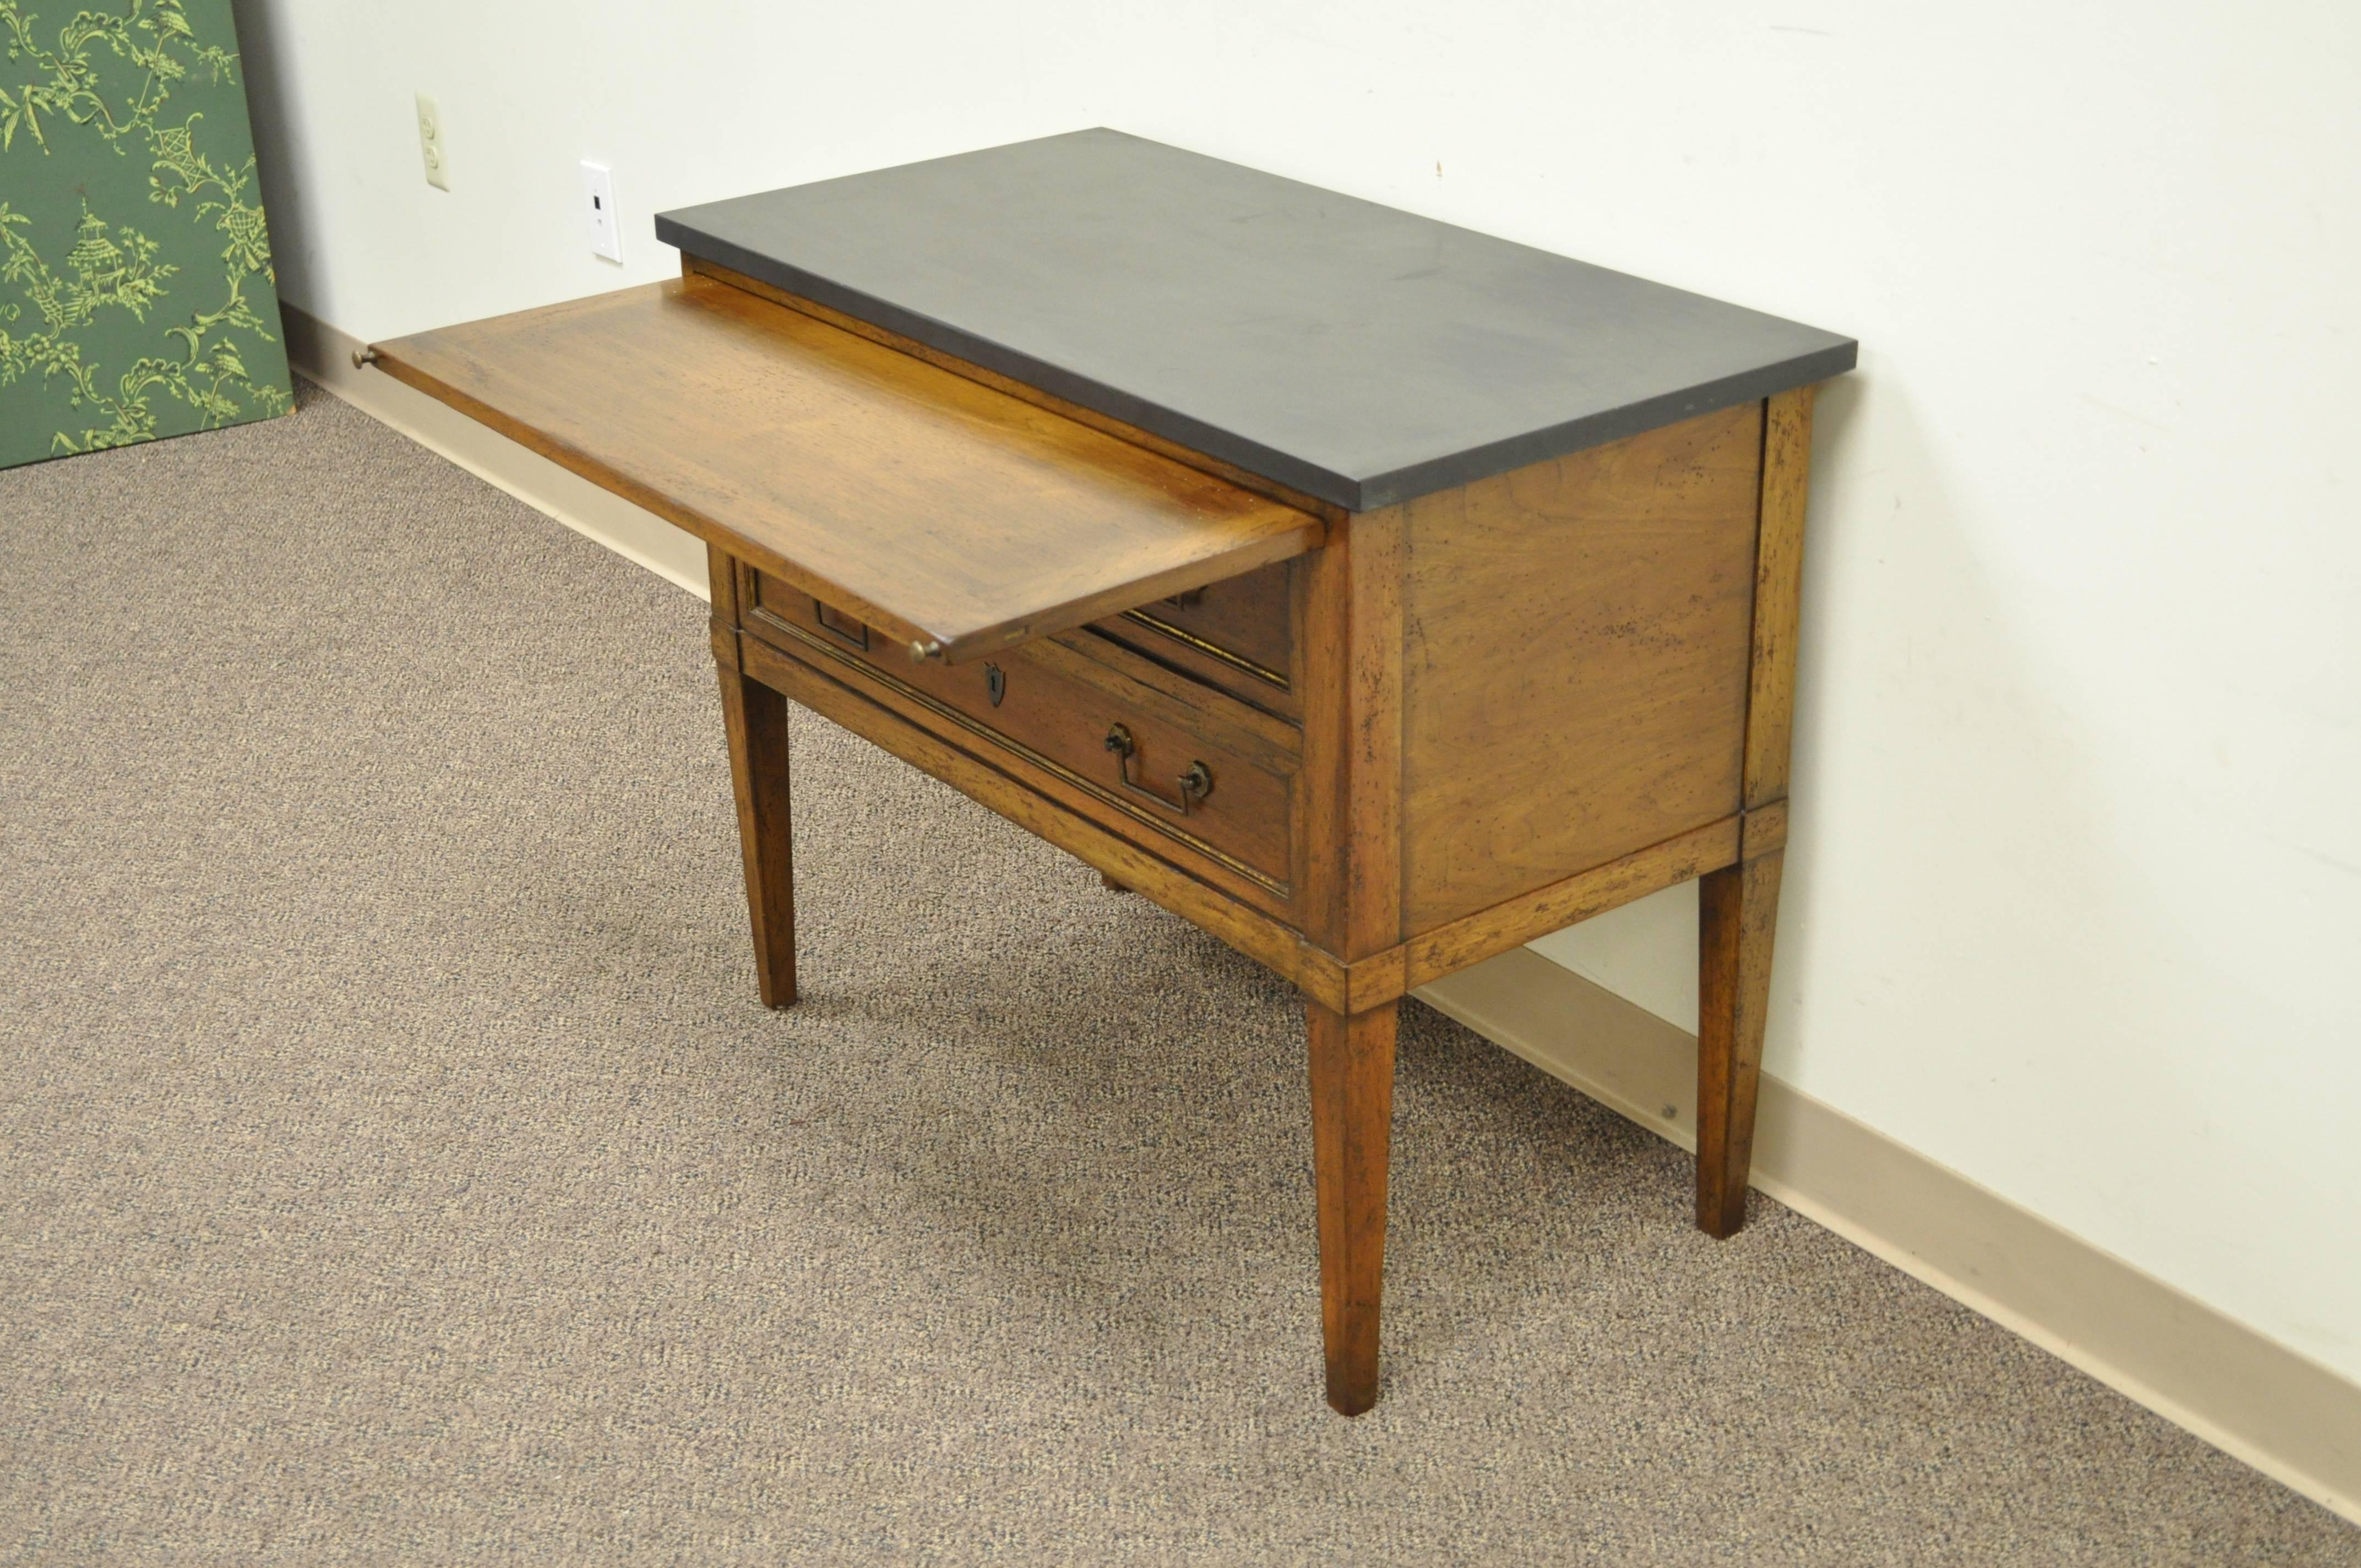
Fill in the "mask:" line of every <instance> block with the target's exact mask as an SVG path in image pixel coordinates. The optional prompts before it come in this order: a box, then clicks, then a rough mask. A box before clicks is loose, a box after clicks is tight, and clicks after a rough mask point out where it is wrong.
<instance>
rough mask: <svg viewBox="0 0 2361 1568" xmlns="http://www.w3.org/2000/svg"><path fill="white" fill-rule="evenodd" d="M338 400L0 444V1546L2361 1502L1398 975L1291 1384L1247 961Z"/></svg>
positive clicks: (936, 1553) (1767, 1526) (1994, 1559)
mask: <svg viewBox="0 0 2361 1568" xmlns="http://www.w3.org/2000/svg"><path fill="white" fill-rule="evenodd" d="M703 616H704V609H703V607H702V606H701V605H700V604H698V603H697V602H696V601H694V600H693V599H691V598H689V597H688V596H686V595H685V594H683V593H681V592H680V591H679V590H677V589H675V588H674V587H670V586H668V585H666V584H664V583H663V582H660V581H658V580H657V579H656V578H654V577H653V576H648V575H647V574H645V573H643V572H642V571H641V570H639V569H638V568H636V567H634V566H631V565H628V564H626V563H624V562H622V561H620V560H619V559H617V558H615V557H613V556H611V555H609V554H605V553H603V552H601V551H600V550H599V549H598V547H597V546H595V545H593V544H591V543H588V542H587V541H585V540H582V539H580V538H577V537H576V536H575V535H573V534H570V533H568V532H565V531H564V530H562V529H561V528H559V527H558V526H557V525H556V524H555V523H553V522H550V521H546V520H545V519H544V518H542V517H540V516H539V515H538V514H536V513H534V512H533V511H531V510H527V509H526V508H524V507H523V506H522V505H520V504H519V503H517V502H515V501H513V500H511V499H509V498H507V497H505V496H503V495H501V494H500V493H498V492H497V491H494V490H492V489H491V488H489V487H487V486H485V485H482V484H480V483H478V481H476V480H475V479H473V478H470V477H467V475H465V474H463V473H461V472H460V471H459V470H457V469H456V468H453V467H451V466H448V465H446V464H445V463H444V462H442V461H441V460H440V459H438V458H436V457H434V456H433V455H429V454H427V453H426V452H424V451H423V450H421V449H419V448H417V447H415V446H412V445H411V444H409V443H407V442H406V441H404V440H403V439H402V438H401V437H400V436H397V435H395V434H393V433H390V432H389V431H387V430H385V429H383V428H382V427H379V426H378V425H376V424H374V423H372V422H369V421H368V419H366V418H364V417H362V416H361V415H359V414H358V413H357V412H355V411H352V410H350V409H348V408H346V406H344V405H343V404H341V403H338V402H336V401H335V400H331V399H327V398H324V397H322V396H319V395H317V394H307V395H306V396H305V397H304V399H303V400H302V407H301V411H299V412H298V413H297V414H296V415H295V416H294V417H292V418H291V419H288V420H284V421H280V422H274V423H271V424H267V425H262V426H258V427H250V428H247V429H244V430H238V431H233V432H227V433H220V434H215V435H207V436H196V437H191V438H188V439H185V440H181V441H175V442H168V443H164V444H158V445H154V446H148V447H139V448H135V449H131V450H128V451H124V452H118V453H111V454H104V455H95V456H90V457H81V458H74V459H71V460H68V461H63V462H57V463H50V464H44V465H40V466H34V467H29V468H23V469H18V470H15V471H13V472H9V473H5V474H0V878H4V879H5V881H0V886H4V887H5V900H0V997H5V1014H0V1256H5V1274H0V1560H5V1561H7V1562H12V1563H13V1562H27V1563H78V1562H83V1561H97V1560H105V1561H110V1562H159V1563H203V1562H236V1563H305V1564H313V1563H404V1564H407V1563H437V1562H468V1563H485V1562H502V1561H511V1560H513V1561H533V1562H543V1561H547V1562H595V1563H658V1562H662V1563H774V1562H782V1561H807V1562H855V1561H859V1562H873V1561H894V1560H899V1559H905V1558H918V1557H937V1558H948V1559H953V1560H965V1559H971V1558H981V1557H987V1556H998V1557H1002V1558H1005V1559H1007V1560H1011V1561H1019V1562H1037V1561H1038V1562H1077V1563H1110V1562H1117V1561H1148V1562H1171V1561H1182V1560H1186V1561H1191V1562H1205V1563H1224V1562H1250V1561H1256V1562H1258V1561H1279V1562H1307V1561H1332V1560H1343V1561H1350V1562H1354V1563H1397V1562H1416V1563H1435V1562H1456V1561H1481V1562H1496V1561H1497V1562H1502V1563H1516V1562H1535V1563H1544V1562H1546V1563H1557V1562H1568V1561H1598V1562H1607V1563H1746V1564H1760V1563H1973V1564H1981V1565H1991V1564H1998V1563H2140V1564H2154V1563H2361V1531H2356V1530H2352V1529H2349V1528H2348V1527H2346V1526H2345V1525H2343V1524H2341V1523H2339V1522H2338V1521H2337V1520H2336V1519H2334V1518H2333V1517H2332V1516H2330V1515H2329V1514H2327V1513H2326V1512H2324V1511H2323V1510H2322V1509H2320V1508H2315V1507H2313V1506H2312V1505H2311V1504H2309V1503H2306V1502H2304V1501H2302V1500H2301V1499H2300V1498H2299V1497H2295V1496H2294V1495H2293V1494H2291V1493H2290V1492H2287V1491H2286V1490H2284V1489H2282V1488H2280V1487H2279V1486H2275V1485H2274V1484H2272V1483H2270V1482H2268V1481H2266V1480H2264V1479H2263V1478H2261V1477H2260V1476H2258V1475H2255V1474H2253V1473H2252V1472H2249V1471H2247V1470H2246V1469H2244V1468H2243V1467H2241V1466H2240V1465H2238V1464H2235V1463H2234V1462H2232V1461H2231V1460H2228V1459H2226V1458H2224V1457H2222V1456H2221V1455H2220V1454H2218V1453H2214V1452H2213V1450H2211V1449H2209V1448H2207V1447H2205V1446H2204V1445H2203V1444H2202V1443H2200V1442H2197V1441H2196V1440H2194V1439H2193V1438H2191V1437H2188V1436H2186V1435H2184V1434H2183V1433H2181V1432H2180V1431H2177V1430H2176V1429H2174V1428H2172V1427H2171V1426H2169V1425H2167V1424H2166V1423H2165V1422H2163V1421H2162V1420H2158V1419H2157V1418H2156V1417H2154V1416H2151V1415H2149V1414H2147V1412H2145V1411H2143V1410H2141V1409H2138V1408H2136V1407H2135V1406H2133V1405H2131V1404H2129V1403H2127V1402H2126V1401H2125V1400H2124V1399H2121V1398H2117V1397H2116V1396H2115V1395H2114V1394H2112V1393H2110V1392H2108V1391H2107V1390H2105V1389H2104V1388H2103V1387H2099V1386H2098V1385H2096V1384H2094V1383H2092V1382H2090V1381H2089V1380H2087V1379H2085V1378H2083V1377H2081V1376H2079V1375H2077V1374H2076V1373H2074V1372H2072V1371H2070V1370H2069V1369H2068V1368H2066V1367H2065V1366H2063V1365H2059V1363H2057V1362H2055V1361H2053V1360H2051V1359H2050V1358H2048V1356H2046V1355H2044V1354H2041V1353H2040V1352H2038V1351H2036V1350H2033V1349H2031V1348H2029V1347H2027V1346H2026V1345H2025V1344H2023V1343H2020V1342H2019V1341H2017V1340H2015V1338H2013V1337H2011V1336H2010V1335H2009V1334H2007V1333H2005V1332H2003V1331H2001V1330H1999V1329H1997V1328H1995V1327H1993V1326H1992V1325H1991V1324H1989V1323H1986V1322H1984V1321H1982V1320H1980V1319H1978V1318H1976V1317H1974V1316H1973V1315H1971V1314H1970V1313H1969V1312H1967V1311H1965V1310H1962V1309H1960V1308H1959V1307H1957V1306H1955V1305H1953V1304H1952V1303H1951V1302H1949V1301H1948V1300H1946V1299H1943V1298H1942V1297H1940V1296H1938V1295H1936V1294H1934V1293H1933V1292H1931V1291H1929V1290H1927V1289H1925V1288H1921V1287H1920V1286H1918V1285H1916V1284H1915V1283H1913V1282H1912V1281H1910V1280H1908V1279H1907V1278H1905V1277H1903V1276H1901V1275H1899V1274H1896V1273H1894V1271H1892V1270H1890V1269H1888V1268H1886V1267H1885V1266H1883V1265H1881V1264H1879V1263H1877V1262H1875V1261H1873V1260H1872V1259H1870V1258H1868V1257H1866V1256H1864V1255H1861V1254H1860V1253H1858V1252H1856V1251H1854V1250H1853V1249H1851V1248H1850V1247H1849V1246H1848V1245H1845V1244H1844V1243H1842V1242H1839V1241H1838V1240H1836V1239H1835V1238H1834V1237H1832V1236H1830V1235H1828V1234H1826V1233H1824V1232H1821V1231H1819V1230H1817V1229H1816V1228H1815V1227H1813V1226H1812V1225H1810V1224H1808V1223H1805V1222H1804V1221H1801V1220H1799V1219H1797V1218H1795V1216H1793V1215H1791V1214H1789V1213H1787V1212H1784V1211H1783V1210H1781V1209H1779V1208H1778V1207H1777V1206H1776V1205H1773V1204H1770V1203H1767V1202H1765V1201H1763V1200H1761V1199H1759V1198H1758V1199H1757V1200H1756V1202H1757V1205H1758V1208H1757V1214H1758V1216H1759V1218H1758V1220H1757V1222H1756V1223H1755V1224H1754V1225H1753V1227H1752V1229H1750V1230H1749V1231H1748V1232H1747V1233H1746V1234H1744V1235H1742V1236H1741V1238H1740V1239H1739V1240H1737V1241H1736V1242H1734V1243H1731V1244H1730V1245H1715V1244H1713V1243H1711V1242H1708V1241H1707V1240H1705V1239H1704V1238H1703V1237H1701V1236H1699V1235H1698V1234H1697V1233H1696V1232H1695V1231H1693V1230H1691V1229H1690V1228H1689V1224H1688V1219H1687V1204H1688V1181H1689V1172H1688V1167H1687V1161H1686V1158H1685V1157H1682V1156H1680V1155H1678V1154H1677V1153H1676V1152H1675V1151H1674V1150H1672V1149H1670V1148H1669V1147H1667V1146H1665V1145H1664V1144H1663V1143H1661V1142H1659V1141H1658V1140H1656V1139H1655V1138H1653V1136H1650V1135H1646V1134H1643V1133H1642V1132H1639V1131H1637V1130H1636V1129H1634V1128H1632V1127H1631V1126H1629V1125H1627V1124H1624V1123H1623V1122H1621V1121H1620V1120H1619V1119H1617V1118H1616V1117H1615V1116H1613V1115H1612V1114H1610V1113H1607V1112H1605V1111H1602V1110H1600V1109H1599V1108H1598V1107H1597V1106H1595V1105H1593V1104H1591V1103H1590V1102H1587V1101H1585V1100H1584V1099H1582V1098H1581V1097H1580V1096H1579V1095H1577V1094H1576V1093H1575V1092H1574V1091H1571V1090H1568V1089H1566V1088H1565V1087H1564V1086H1562V1085H1560V1084H1558V1083H1557V1082H1555V1081H1554V1080H1550V1079H1548V1078H1546V1077H1544V1076H1543V1075H1541V1074H1540V1073H1538V1072H1536V1071H1534V1070H1533V1069H1531V1068H1529V1067H1527V1066H1526V1065H1524V1064H1523V1063H1521V1062H1520V1061H1518V1060H1516V1059H1514V1058H1511V1057H1510V1056H1508V1055H1507V1054H1506V1053H1504V1052H1502V1051H1500V1050H1498V1049H1496V1048H1494V1047H1491V1046H1489V1045H1488V1044H1487V1043H1485V1042H1484V1041H1482V1040H1480V1039H1478V1038H1477V1037H1476V1036H1472V1035H1470V1034H1468V1033H1466V1031H1464V1030H1462V1029H1460V1028H1458V1027H1456V1026H1455V1025H1451V1024H1449V1023H1446V1022H1444V1020H1442V1019H1440V1018H1439V1017H1437V1016H1436V1015H1435V1014H1432V1013H1430V1012H1427V1011H1425V1010H1424V1009H1422V1008H1419V1007H1417V1006H1416V1005H1415V1004H1413V1005H1412V1006H1411V1008H1410V1010H1409V1016H1408V1019H1407V1026H1406V1030H1405V1034H1404V1038H1403V1046H1402V1066H1401V1080H1400V1094H1399V1112H1398V1124H1397V1131H1396V1147H1397V1162H1398V1163H1397V1168H1396V1169H1397V1175H1396V1186H1395V1192H1394V1200H1393V1205H1394V1206H1393V1223H1394V1231H1393V1236H1394V1246H1393V1252H1392V1256H1391V1258H1390V1259H1389V1281H1388V1288H1389V1302H1388V1304H1389V1320H1388V1323H1387V1356H1388V1365H1387V1392H1386V1398H1385V1400H1384V1402H1383V1403H1382V1404H1381V1405H1380V1406H1379V1407H1378V1409H1377V1411H1376V1412H1375V1413H1374V1414H1372V1415H1370V1416H1367V1417H1366V1418H1364V1419H1362V1420H1357V1421H1346V1420H1342V1419H1340V1418H1337V1417H1335V1416H1334V1415H1331V1414H1330V1413H1329V1412H1328V1411H1327V1410H1326V1409H1325V1408H1324V1407H1323V1405H1322V1403H1321V1398H1320V1391H1319V1354H1318V1311H1317V1295H1316V1286H1315V1274H1314V1266H1313V1252H1312V1199H1311V1182H1310V1170H1309V1138H1308V1134H1307V1130H1306V1121H1305V1116H1306V1112H1305V1106H1304V1091H1303V1085H1302V1081H1301V1080H1302V1066H1301V1045H1300V1040H1299V1035H1298V1030H1299V1027H1300V1020H1299V1014H1298V1013H1297V1010H1296V1005H1295V1003H1294V999H1293V996H1292V994H1291V992H1290V991H1289V989H1288V988H1287V987H1286V986H1285V985H1283V984H1281V983H1279V981H1276V980H1274V979H1273V978H1271V977H1270V976H1268V974H1265V973H1262V972H1260V971H1259V970H1257V969H1256V968H1255V967H1254V966H1252V965H1251V964H1249V963H1247V962H1246V961H1245V960H1243V959H1239V958H1237V957H1235V956H1234V955H1233V954H1231V953H1230V952H1229V951H1227V950H1226V949H1224V948H1222V947H1220V946H1218V945H1217V944H1215V943H1214V942H1213V941H1211V940H1210V939H1208V938H1204V937H1202V936H1200V935H1198V934H1197V933H1195V932H1194V931H1192V930H1191V928H1190V927H1187V926H1185V925H1183V924H1182V923H1180V921H1178V920H1176V919H1173V918H1170V917H1169V916H1165V915H1163V914H1161V913H1159V912H1158V911H1157V910H1155V909H1154V908H1152V907H1150V906H1148V905H1146V904H1144V903H1143V902H1141V901H1140V900H1138V899H1136V898H1127V897H1123V896H1118V895H1115V894H1107V893H1105V892H1104V891H1102V890H1101V889H1100V887H1099V885H1098V880H1097V878H1096V876H1095V875H1094V874H1093V873H1092V872H1088V871H1087V870H1085V869H1084V868H1083V867H1082V866H1081V865H1079V864H1078V863H1076V862H1074V861H1070V860H1068V859H1066V858H1065V857H1064V856H1062V855H1060V853H1059V852H1058V851H1056V850H1050V849H1048V848H1046V847H1044V846H1042V845H1041V844H1038V843H1037V842H1035V841H1033V840H1031V839H1027V837H1025V836H1024V835H1023V834H1021V833H1019V832H1017V831H1016V830H1015V829H1013V828H1008V827H1005V826H1004V825H1003V824H1001V823H1000V822H999V821H998V820H997V819H996V818H994V817H992V816H990V815H989V814H987V813H986V812H984V811H983V810H982V809H981V808H979V807H976V806H972V805H971V804H969V803H968V802H966V801H965V800H963V799H961V797H959V796H957V795H953V794H952V793H951V792H950V791H949V790H947V789H944V788H942V787H940V786H938V785H936V784H932V783H931V782H929V781H927V780H925V779H923V778H920V777H919V776H917V774H915V773H912V772H911V771H910V770H908V769H907V768H905V767H903V766H902V765H901V764H899V763H897V762H893V761H891V760H890V759H888V758H886V757H884V755H883V754H881V753H879V752H877V751H873V750H872V749H870V748H869V747H868V746H866V745H865V744H863V743H862V742H860V741H857V740H852V739H851V738H850V737H848V736H846V735H845V734H843V733H842V732H841V731H839V730H836V729H831V728H830V727H829V726H828V725H826V724H824V723H821V722H819V721H818V720H816V719H811V718H800V719H799V727H798V729H797V731H796V740H797V742H798V744H799V746H800V748H801V751H800V754H799V757H798V761H797V765H798V769H799V772H798V775H797V781H796V782H797V787H798V791H799V795H798V802H797V807H798V817H797V821H796V833H797V843H796V854H797V857H798V861H799V864H798V872H799V874H800V880H801V889H800V891H801V896H802V908H803V911H804V929H805V932H806V942H805V952H804V970H803V973H804V982H805V985H806V987H807V992H806V1000H805V1002H804V1003H802V1004H801V1005H800V1006H799V1007H797V1008H796V1010H794V1011H793V1012H791V1013H786V1014H769V1013H765V1012H764V1011H763V1009H762V1008H761V1007H760V1006H759V1005H758V1004H757V1003H756V1002H755V998H754V989H753V981H752V972H751V969H750V966H749V962H748V958H747V953H746V941H745V935H744V924H745V912H744V906H743V905H742V904H741V901H740V894H739V887H738V876H739V871H738V861H737V850H736V847H735V843H734V839H733V827H732V818H731V815H730V789H729V784H728V777H727V773H726V772H725V769H724V764H723V759H722V753H721V741H720V725H719V712H718V707H717V704H716V700H715V696H714V691H713V682H712V677H711V674H710V672H709V666H708V657H709V655H708V651H707V644H706V640H705V634H704V630H703Z"/></svg>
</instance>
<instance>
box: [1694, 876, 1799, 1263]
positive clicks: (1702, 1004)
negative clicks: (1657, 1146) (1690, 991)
mask: <svg viewBox="0 0 2361 1568" xmlns="http://www.w3.org/2000/svg"><path fill="white" fill-rule="evenodd" d="M1782 861H1784V856H1783V855H1781V854H1779V853H1777V852H1775V851H1774V852H1773V853H1771V854H1767V855H1764V856H1763V857H1761V858H1760V859H1757V860H1752V861H1744V862H1742V863H1741V864H1738V865H1734V866H1728V867H1725V868H1723V869H1722V870H1720V871H1718V872H1713V873H1712V874H1711V875H1709V876H1707V877H1705V878H1703V879H1702V880H1700V881H1699V882H1698V883H1697V1228H1698V1229H1699V1230H1702V1231H1704V1232H1705V1233H1706V1234H1708V1235H1710V1236H1723V1237H1727V1236H1731V1235H1735V1234H1737V1233H1738V1228H1739V1227H1740V1226H1741V1225H1742V1224H1744V1223H1746V1178H1747V1172H1748V1170H1749V1168H1751V1166H1752V1163H1753V1158H1754V1099H1755V1091H1756V1089H1757V1088H1758V1086H1759V1085H1760V1084H1761V1082H1762V1077H1763V1013H1764V1010H1765V1009H1766V1008H1767V1007H1768V1006H1769V1005H1770V1001H1771V946H1772V936H1773V925H1774V923H1775V922H1776V920H1777V919H1778V911H1779V871H1780V865H1781V862H1782Z"/></svg>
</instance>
